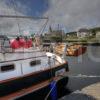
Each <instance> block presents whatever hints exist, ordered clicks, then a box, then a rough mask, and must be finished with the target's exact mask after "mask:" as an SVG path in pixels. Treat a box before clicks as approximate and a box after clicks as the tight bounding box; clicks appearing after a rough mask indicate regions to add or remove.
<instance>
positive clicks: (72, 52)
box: [55, 44, 87, 56]
mask: <svg viewBox="0 0 100 100" xmlns="http://www.w3.org/2000/svg"><path fill="white" fill-rule="evenodd" d="M63 48H64V45H63V44H59V45H57V46H56V47H55V52H56V53H57V54H63ZM86 49H87V47H85V46H83V45H78V44H76V45H71V46H68V47H67V50H66V55H67V56H79V55H82V54H84V53H85V52H86Z"/></svg>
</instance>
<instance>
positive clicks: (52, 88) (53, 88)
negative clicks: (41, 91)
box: [44, 82, 57, 100]
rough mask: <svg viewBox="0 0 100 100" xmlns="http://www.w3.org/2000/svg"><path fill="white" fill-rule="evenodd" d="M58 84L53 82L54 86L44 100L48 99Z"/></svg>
mask: <svg viewBox="0 0 100 100" xmlns="http://www.w3.org/2000/svg"><path fill="white" fill-rule="evenodd" d="M56 84H57V82H55V83H54V84H53V87H52V88H51V89H50V91H49V93H48V94H47V95H46V97H45V99H44V100H48V97H49V96H50V94H51V92H52V91H53V89H54V88H55V86H56Z"/></svg>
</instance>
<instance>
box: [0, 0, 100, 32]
mask: <svg viewBox="0 0 100 100" xmlns="http://www.w3.org/2000/svg"><path fill="white" fill-rule="evenodd" d="M99 10H100V0H0V15H2V14H3V15H5V14H9V15H15V14H17V15H26V16H46V17H49V22H48V27H49V26H50V25H51V26H52V27H54V28H56V27H57V26H58V24H59V25H60V27H61V28H62V29H64V30H65V31H66V32H69V31H77V30H78V29H79V28H92V27H99V26H100V13H99V12H100V11H99ZM15 11H16V13H15ZM0 20H1V21H0V31H2V30H3V28H4V29H5V27H7V29H8V30H9V29H10V28H11V27H13V29H11V31H12V32H14V30H15V28H16V27H17V28H16V30H17V29H18V26H17V25H15V24H14V23H15V20H13V21H9V20H7V19H6V20H5V19H4V20H3V19H1V18H0ZM21 21H22V20H21ZM28 21H29V23H31V24H30V25H32V27H35V26H34V25H33V23H32V21H31V20H27V21H25V22H26V23H25V22H24V21H22V22H23V23H22V24H23V25H22V26H23V27H24V28H23V29H22V30H24V29H25V28H26V27H27V28H26V29H27V30H28V29H29V27H28V26H29V25H27V23H28ZM39 22H40V21H39ZM39 22H37V23H38V25H40V23H39ZM6 23H8V24H6ZM8 25H9V27H8ZM32 27H31V29H32ZM37 27H39V28H40V26H36V27H35V28H37ZM1 28H2V29H1ZM37 30H38V28H37Z"/></svg>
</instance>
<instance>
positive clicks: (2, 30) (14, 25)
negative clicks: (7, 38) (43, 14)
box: [0, 0, 44, 35]
mask: <svg viewBox="0 0 100 100" xmlns="http://www.w3.org/2000/svg"><path fill="white" fill-rule="evenodd" d="M11 1H12V0H0V15H16V14H17V15H21V16H28V15H26V13H27V12H28V11H29V9H30V8H29V7H28V6H26V5H22V4H21V2H15V3H17V6H16V7H17V8H16V9H15V8H14V5H13V3H12V2H11ZM15 10H16V11H15ZM25 12H26V13H25ZM43 24H44V20H43V21H41V20H34V19H22V18H1V17H0V34H5V35H7V34H10V35H11V34H13V35H18V34H19V33H21V34H22V33H23V31H31V32H33V33H34V32H36V33H37V32H38V31H39V30H40V28H41V25H43Z"/></svg>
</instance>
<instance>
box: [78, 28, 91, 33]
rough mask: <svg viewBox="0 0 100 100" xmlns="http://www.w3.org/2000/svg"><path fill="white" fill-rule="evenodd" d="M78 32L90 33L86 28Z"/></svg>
mask: <svg viewBox="0 0 100 100" xmlns="http://www.w3.org/2000/svg"><path fill="white" fill-rule="evenodd" d="M78 32H89V30H88V29H86V28H81V29H79V30H78Z"/></svg>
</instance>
